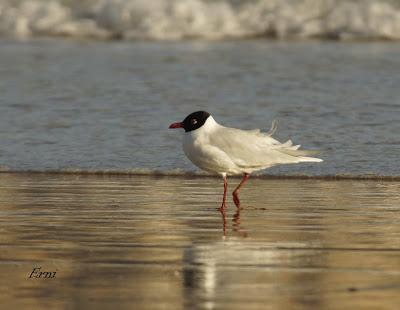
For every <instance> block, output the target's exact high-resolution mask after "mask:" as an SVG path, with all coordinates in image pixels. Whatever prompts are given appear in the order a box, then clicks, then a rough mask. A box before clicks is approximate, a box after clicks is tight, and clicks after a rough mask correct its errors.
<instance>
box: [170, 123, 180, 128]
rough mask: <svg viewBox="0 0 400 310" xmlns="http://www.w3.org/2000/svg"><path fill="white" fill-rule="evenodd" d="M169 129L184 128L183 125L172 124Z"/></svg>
mask: <svg viewBox="0 0 400 310" xmlns="http://www.w3.org/2000/svg"><path fill="white" fill-rule="evenodd" d="M169 128H183V126H182V123H172V124H171V125H169Z"/></svg>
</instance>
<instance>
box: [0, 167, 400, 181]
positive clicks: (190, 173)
mask: <svg viewBox="0 0 400 310" xmlns="http://www.w3.org/2000/svg"><path fill="white" fill-rule="evenodd" d="M4 173H13V174H14V173H16V174H72V175H121V176H123V175H125V176H149V177H151V176H159V177H162V176H165V177H168V176H169V177H220V176H218V175H213V174H208V173H206V172H203V171H199V170H183V169H169V170H159V169H148V168H132V169H79V168H76V169H73V168H71V169H58V170H52V169H44V170H40V169H10V168H8V167H6V166H0V175H1V174H4ZM230 177H237V178H241V177H242V176H241V175H236V176H230ZM252 178H261V179H300V180H304V179H310V180H313V179H314V180H338V181H340V180H366V181H367V180H375V181H400V176H396V175H377V174H361V175H355V174H327V175H309V174H265V172H264V173H254V174H252Z"/></svg>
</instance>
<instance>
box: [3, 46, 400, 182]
mask: <svg viewBox="0 0 400 310" xmlns="http://www.w3.org/2000/svg"><path fill="white" fill-rule="evenodd" d="M0 43H1V49H0V73H1V74H0V92H1V98H0V169H2V170H7V169H11V170H39V171H42V170H48V169H51V170H65V169H72V170H73V169H75V170H88V169H92V170H106V169H114V170H119V171H125V172H126V171H131V172H139V171H143V170H146V171H148V172H149V173H153V172H154V171H156V170H157V171H163V172H168V171H170V170H173V169H182V170H183V171H185V172H186V171H193V170H194V167H193V165H192V164H191V163H190V162H189V161H188V160H187V159H186V158H185V156H184V154H183V152H182V150H181V138H182V133H180V132H177V131H173V130H168V129H167V128H168V125H169V124H170V123H172V122H174V121H180V120H182V119H183V118H184V117H185V116H186V115H187V114H188V113H190V112H192V111H195V110H198V109H205V110H208V111H209V112H211V113H212V114H213V115H214V118H215V119H216V120H217V121H218V122H220V123H222V124H224V125H226V126H231V127H238V128H247V129H249V128H263V129H264V130H268V129H269V127H270V125H271V122H272V121H273V120H274V119H277V120H278V131H277V134H276V137H277V138H278V139H279V140H281V141H285V140H287V139H289V138H291V139H292V140H293V141H294V142H295V143H299V144H302V145H303V146H304V147H305V148H311V149H319V150H322V151H323V153H322V154H321V157H322V158H323V159H324V160H325V162H324V163H323V164H302V165H297V166H288V167H282V168H273V169H271V170H268V171H267V173H270V174H280V175H287V174H306V175H336V174H350V175H365V174H378V175H396V176H400V165H398V154H399V152H400V139H399V132H400V92H399V89H398V85H399V83H398V81H399V79H398V73H399V70H400V58H399V57H398V55H399V53H400V44H398V43H389V42H386V43H385V42H377V43H368V44H367V43H362V42H361V43H360V42H358V43H335V42H316V41H306V42H279V41H264V40H256V41H232V42H191V41H188V42H173V43H157V42H108V41H107V42H98V41H97V42H95V41H78V42H77V41H62V40H35V41H26V42H15V41H9V40H2V41H1V42H0Z"/></svg>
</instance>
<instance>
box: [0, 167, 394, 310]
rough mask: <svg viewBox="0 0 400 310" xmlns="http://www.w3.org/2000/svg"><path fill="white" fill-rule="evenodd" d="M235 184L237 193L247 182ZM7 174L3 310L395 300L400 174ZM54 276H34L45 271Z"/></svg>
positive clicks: (356, 304)
mask: <svg viewBox="0 0 400 310" xmlns="http://www.w3.org/2000/svg"><path fill="white" fill-rule="evenodd" d="M238 181H239V180H238V179H231V180H230V185H231V189H232V187H233V185H235V184H236V183H238ZM221 189H222V183H221V180H219V179H218V178H205V177H166V176H165V177H161V176H157V177H150V176H116V175H114V176H112V175H105V176H99V175H85V176H83V175H72V174H71V175H62V174H59V175H57V174H18V173H10V174H8V173H3V174H0V214H1V216H0V222H1V223H0V238H1V239H0V247H1V251H0V272H1V281H0V301H1V305H2V307H4V308H5V309H12V308H16V309H17V308H20V309H22V308H23V309H52V308H57V309H110V308H115V309H183V308H186V309H194V308H198V309H367V308H368V309H397V308H398V305H399V304H400V213H399V211H400V204H399V202H400V182H392V181H379V180H347V181H345V180H341V181H332V180H330V181H324V180H312V179H310V180H301V179H251V180H250V181H249V182H248V184H246V187H245V188H244V189H243V190H242V191H241V196H240V197H241V200H242V206H243V209H242V210H240V212H238V211H237V210H236V208H235V206H234V204H233V202H232V201H231V200H229V209H228V210H227V212H226V215H225V216H223V215H221V214H220V213H219V212H218V211H217V210H216V208H218V207H219V203H220V198H221V193H222V192H221ZM35 267H36V268H38V267H41V271H46V272H56V274H55V277H54V278H29V276H30V275H31V273H32V271H33V269H34V268H35Z"/></svg>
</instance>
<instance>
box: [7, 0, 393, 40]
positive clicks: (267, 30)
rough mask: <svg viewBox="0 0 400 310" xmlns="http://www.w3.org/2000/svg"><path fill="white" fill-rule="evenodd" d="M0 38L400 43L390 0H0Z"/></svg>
mask: <svg viewBox="0 0 400 310" xmlns="http://www.w3.org/2000/svg"><path fill="white" fill-rule="evenodd" d="M0 33H1V34H2V35H3V36H8V37H18V38H31V37H37V36H69V37H77V38H98V39H123V40H134V39H145V40H181V39H203V40H220V39H232V38H235V39H237V38H251V37H273V38H279V39H280V38H282V39H299V38H300V39H301V38H325V39H337V40H378V39H387V40H399V39H400V3H399V1H395V0H391V1H390V0H297V1H293V0H215V1H213V0H170V1H169V0H151V1H149V0H0Z"/></svg>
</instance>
